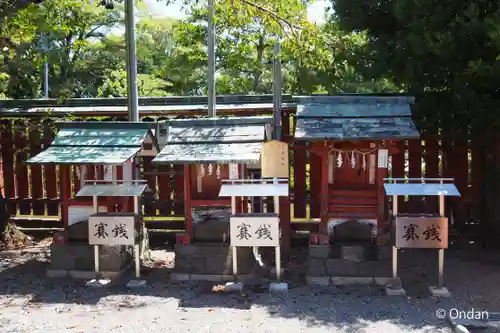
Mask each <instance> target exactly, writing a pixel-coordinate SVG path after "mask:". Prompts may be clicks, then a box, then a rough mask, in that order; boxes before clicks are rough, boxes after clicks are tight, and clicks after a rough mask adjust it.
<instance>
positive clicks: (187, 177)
mask: <svg viewBox="0 0 500 333" xmlns="http://www.w3.org/2000/svg"><path fill="white" fill-rule="evenodd" d="M184 218H185V220H186V231H187V233H188V235H189V240H190V241H191V240H192V239H193V218H192V214H191V173H190V166H189V165H188V164H186V165H184Z"/></svg>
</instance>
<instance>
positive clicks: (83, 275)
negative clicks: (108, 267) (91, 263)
mask: <svg viewBox="0 0 500 333" xmlns="http://www.w3.org/2000/svg"><path fill="white" fill-rule="evenodd" d="M68 275H69V276H70V277H72V278H73V279H85V280H90V279H93V278H95V276H96V275H97V274H96V272H93V271H79V270H70V271H68Z"/></svg>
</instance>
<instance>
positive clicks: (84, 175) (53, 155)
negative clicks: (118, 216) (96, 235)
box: [27, 122, 159, 228]
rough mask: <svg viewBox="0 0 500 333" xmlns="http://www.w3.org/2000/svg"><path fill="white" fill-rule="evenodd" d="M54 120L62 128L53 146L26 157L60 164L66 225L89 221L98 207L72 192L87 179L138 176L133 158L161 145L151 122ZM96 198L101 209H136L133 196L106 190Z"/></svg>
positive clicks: (151, 152)
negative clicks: (108, 194)
mask: <svg viewBox="0 0 500 333" xmlns="http://www.w3.org/2000/svg"><path fill="white" fill-rule="evenodd" d="M56 126H57V129H58V133H57V135H56V137H55V139H54V141H53V142H52V144H51V145H50V147H48V148H47V149H46V150H44V151H43V152H41V153H40V154H38V155H36V156H34V157H32V158H31V159H29V160H28V161H27V163H30V164H35V163H37V164H55V165H58V166H59V174H60V180H59V181H60V182H61V184H62V186H61V192H62V193H61V198H62V202H61V207H62V220H63V222H64V226H65V228H68V227H69V226H71V225H74V224H76V223H78V222H82V221H86V220H87V219H88V216H89V215H90V214H92V213H93V212H94V209H93V202H92V199H91V198H84V197H75V196H74V194H75V193H76V192H78V191H79V190H80V189H81V188H83V187H84V185H85V183H87V184H88V183H89V181H96V182H97V183H99V184H106V183H114V184H119V183H123V182H130V181H132V180H138V178H139V177H138V168H137V167H136V163H135V161H134V160H135V158H136V157H139V156H155V155H156V154H158V151H159V148H158V144H157V142H156V139H155V137H154V136H153V133H152V127H153V124H150V123H144V122H59V123H56ZM98 204H99V210H100V211H108V212H118V211H129V212H133V211H134V207H133V200H132V199H131V198H129V197H126V196H125V197H123V198H122V197H116V196H113V197H106V196H103V197H100V198H99V203H98Z"/></svg>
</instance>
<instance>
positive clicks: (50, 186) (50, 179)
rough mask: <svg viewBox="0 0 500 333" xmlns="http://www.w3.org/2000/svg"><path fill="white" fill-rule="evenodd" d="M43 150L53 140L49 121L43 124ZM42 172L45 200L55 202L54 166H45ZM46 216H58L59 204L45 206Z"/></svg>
mask: <svg viewBox="0 0 500 333" xmlns="http://www.w3.org/2000/svg"><path fill="white" fill-rule="evenodd" d="M43 127H44V128H43V148H44V149H47V148H48V147H49V146H50V144H51V142H52V140H53V139H54V133H53V131H52V128H51V126H50V121H48V120H46V121H44V124H43ZM43 170H44V176H45V177H44V178H45V179H44V180H45V193H46V198H47V199H52V200H56V199H57V198H58V193H57V192H58V191H57V187H58V185H57V179H58V177H57V175H56V166H55V165H53V164H46V165H44V166H43ZM47 214H48V215H49V216H57V215H59V204H58V203H57V202H53V203H48V204H47Z"/></svg>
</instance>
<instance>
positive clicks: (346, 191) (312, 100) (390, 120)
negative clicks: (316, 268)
mask: <svg viewBox="0 0 500 333" xmlns="http://www.w3.org/2000/svg"><path fill="white" fill-rule="evenodd" d="M412 103H413V98H410V97H404V96H377V95H369V96H367V95H355V94H354V95H344V96H312V97H300V98H298V104H297V117H296V126H295V136H294V142H293V145H294V147H293V149H295V150H297V149H301V148H302V149H307V150H308V151H309V152H310V153H312V154H315V155H317V156H320V157H321V167H320V169H319V170H311V171H310V172H314V173H316V172H318V173H320V174H321V188H320V191H318V193H311V195H314V196H318V197H319V198H320V202H321V218H320V220H321V221H320V225H319V237H317V236H318V235H313V236H315V237H313V238H311V242H312V243H315V244H317V243H318V242H319V243H325V242H326V239H325V238H327V237H325V236H326V235H327V234H330V233H332V229H333V228H335V226H337V225H339V224H342V223H343V222H345V221H363V222H366V223H368V224H369V225H371V226H372V227H371V228H372V229H373V235H374V236H376V234H377V233H379V232H380V231H381V230H382V229H383V228H384V227H386V222H387V218H388V216H387V209H386V198H385V195H384V187H383V186H384V180H383V179H384V178H386V177H387V176H388V160H389V157H390V156H391V155H392V154H394V153H396V152H397V144H398V143H399V142H400V141H402V140H405V139H413V138H418V137H420V134H419V132H418V130H417V128H416V127H415V124H414V123H413V120H412V116H411V109H410V105H411V104H412ZM320 238H322V240H319V239H320Z"/></svg>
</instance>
